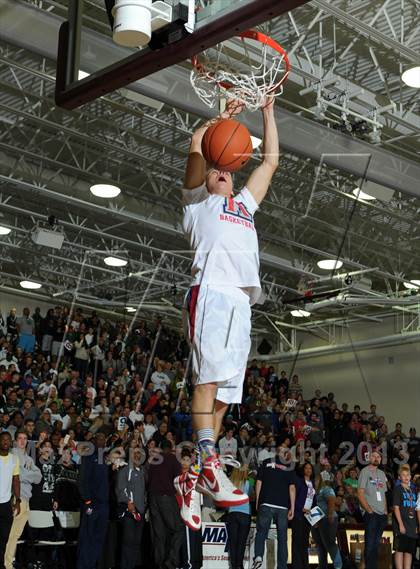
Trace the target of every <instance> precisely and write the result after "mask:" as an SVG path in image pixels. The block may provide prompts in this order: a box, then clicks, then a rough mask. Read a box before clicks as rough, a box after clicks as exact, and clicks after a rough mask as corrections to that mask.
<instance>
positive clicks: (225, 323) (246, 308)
mask: <svg viewBox="0 0 420 569" xmlns="http://www.w3.org/2000/svg"><path fill="white" fill-rule="evenodd" d="M226 292H227V293H228V294H225V293H224V292H222V291H221V290H220V289H216V288H212V287H210V286H203V285H200V286H193V287H191V288H190V290H189V291H188V293H187V296H186V298H185V306H184V323H185V326H186V332H187V334H186V335H187V337H188V338H189V340H190V344H191V349H192V350H193V353H192V368H193V377H194V383H195V384H196V385H199V384H203V383H213V382H217V383H218V384H219V385H218V390H217V395H216V399H217V400H219V401H222V402H223V403H241V401H242V389H243V382H244V377H245V370H246V365H247V361H248V355H249V350H250V348H251V306H250V304H249V297H248V295H247V294H246V293H245V292H243V291H242V290H241V289H235V288H233V287H231V288H230V287H228V288H227V289H226Z"/></svg>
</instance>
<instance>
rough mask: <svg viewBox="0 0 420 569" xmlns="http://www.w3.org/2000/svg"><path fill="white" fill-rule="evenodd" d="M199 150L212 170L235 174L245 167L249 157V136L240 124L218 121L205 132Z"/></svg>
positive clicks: (250, 150)
mask: <svg viewBox="0 0 420 569" xmlns="http://www.w3.org/2000/svg"><path fill="white" fill-rule="evenodd" d="M201 149H202V152H203V156H204V158H205V159H206V161H207V162H208V163H209V164H210V165H211V166H212V167H213V168H217V169H218V170H224V171H225V172H235V171H236V170H239V169H240V168H242V167H243V166H245V164H246V163H247V162H248V160H249V159H250V157H251V154H252V142H251V136H250V134H249V130H248V129H247V128H246V126H245V125H243V124H241V123H240V122H238V121H235V120H232V119H227V120H220V121H218V122H217V123H215V124H214V125H212V126H210V127H209V128H208V129H207V130H206V132H205V134H204V136H203V141H202V144H201Z"/></svg>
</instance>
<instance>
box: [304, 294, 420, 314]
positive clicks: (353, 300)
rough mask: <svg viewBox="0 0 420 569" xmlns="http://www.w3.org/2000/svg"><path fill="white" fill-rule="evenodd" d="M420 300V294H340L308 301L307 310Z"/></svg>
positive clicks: (411, 302)
mask: <svg viewBox="0 0 420 569" xmlns="http://www.w3.org/2000/svg"><path fill="white" fill-rule="evenodd" d="M419 302H420V296H419V295H416V296H412V297H409V298H381V297H375V298H372V297H365V298H362V297H357V296H345V295H342V294H339V295H338V296H336V297H335V298H328V299H326V300H320V301H319V302H315V303H313V304H310V303H306V304H305V310H308V311H310V312H311V313H312V312H316V311H317V310H321V309H322V308H330V307H333V306H343V305H344V306H355V305H356V306H382V305H383V306H388V305H389V306H395V305H413V304H416V303H419Z"/></svg>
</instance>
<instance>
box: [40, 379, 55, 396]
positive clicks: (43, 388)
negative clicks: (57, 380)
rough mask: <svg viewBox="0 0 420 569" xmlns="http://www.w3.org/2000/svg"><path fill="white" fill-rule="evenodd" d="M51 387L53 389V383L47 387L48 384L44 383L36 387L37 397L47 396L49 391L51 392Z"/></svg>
mask: <svg viewBox="0 0 420 569" xmlns="http://www.w3.org/2000/svg"><path fill="white" fill-rule="evenodd" d="M51 387H55V385H54V384H53V383H50V384H49V385H48V383H47V382H45V381H44V383H41V385H40V386H39V387H38V390H37V394H38V395H49V394H50V391H51Z"/></svg>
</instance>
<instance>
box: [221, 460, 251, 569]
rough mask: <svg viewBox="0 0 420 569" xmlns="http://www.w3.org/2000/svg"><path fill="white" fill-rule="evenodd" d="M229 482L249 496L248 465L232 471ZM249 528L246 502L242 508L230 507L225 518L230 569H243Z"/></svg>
mask: <svg viewBox="0 0 420 569" xmlns="http://www.w3.org/2000/svg"><path fill="white" fill-rule="evenodd" d="M230 480H231V482H232V484H233V485H234V486H236V488H239V490H242V492H243V493H244V494H246V495H247V496H249V493H250V489H251V486H250V484H249V482H248V465H247V464H243V465H242V466H241V467H240V468H235V469H234V470H233V471H232V474H231V477H230ZM250 527H251V506H250V503H249V502H246V503H245V504H243V505H242V506H231V507H230V508H229V512H228V514H227V518H226V530H227V534H228V549H229V559H230V565H231V568H232V569H243V562H244V556H245V547H246V542H247V539H248V534H249V530H250Z"/></svg>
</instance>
